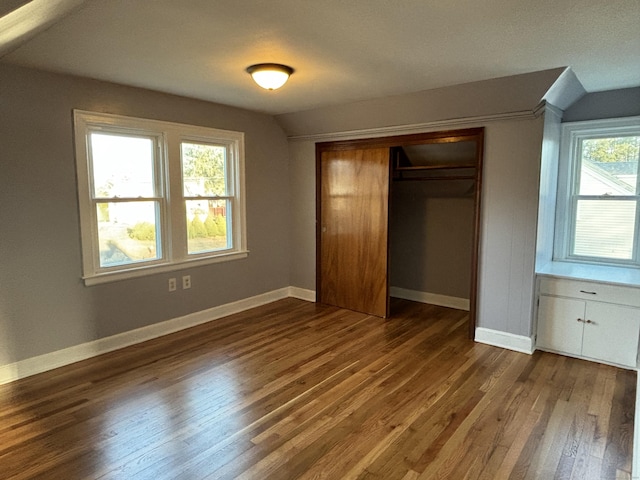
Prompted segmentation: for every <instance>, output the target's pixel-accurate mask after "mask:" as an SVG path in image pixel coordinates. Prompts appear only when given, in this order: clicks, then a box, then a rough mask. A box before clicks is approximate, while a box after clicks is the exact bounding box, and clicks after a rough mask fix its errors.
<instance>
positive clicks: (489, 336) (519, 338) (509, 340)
mask: <svg viewBox="0 0 640 480" xmlns="http://www.w3.org/2000/svg"><path fill="white" fill-rule="evenodd" d="M475 340H476V342H479V343H486V344H487V345H493V346H494V347H501V348H506V349H507V350H514V351H516V352H522V353H527V354H529V355H531V354H532V353H533V351H534V350H535V347H534V344H533V338H531V337H525V336H524V335H514V334H513V333H507V332H501V331H500V330H492V329H490V328H482V327H477V328H476V337H475Z"/></svg>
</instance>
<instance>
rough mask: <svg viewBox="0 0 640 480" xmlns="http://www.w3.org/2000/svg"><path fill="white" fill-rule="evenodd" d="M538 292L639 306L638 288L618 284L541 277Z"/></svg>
mask: <svg viewBox="0 0 640 480" xmlns="http://www.w3.org/2000/svg"><path fill="white" fill-rule="evenodd" d="M540 293H541V294H544V295H556V296H559V297H571V298H580V299H583V300H593V301H598V302H607V303H616V304H618V305H628V306H631V307H640V289H638V288H632V287H622V286H619V285H609V284H604V283H593V282H582V281H578V280H567V279H563V278H549V277H541V278H540Z"/></svg>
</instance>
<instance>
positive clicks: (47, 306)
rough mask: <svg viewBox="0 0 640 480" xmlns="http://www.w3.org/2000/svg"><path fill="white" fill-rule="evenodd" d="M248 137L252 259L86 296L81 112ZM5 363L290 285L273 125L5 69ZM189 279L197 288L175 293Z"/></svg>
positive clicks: (283, 170) (1, 108)
mask: <svg viewBox="0 0 640 480" xmlns="http://www.w3.org/2000/svg"><path fill="white" fill-rule="evenodd" d="M74 108H77V109H83V110H89V111H97V112H107V113H114V114H121V115H129V116H136V117H143V118H150V119H158V120H166V121H172V122H180V123H189V124H194V125H202V126H207V127H215V128H221V129H228V130H237V131H243V132H245V141H246V144H245V147H246V191H247V234H248V247H249V250H250V253H249V257H248V258H247V259H243V260H237V261H232V262H224V263H218V264H213V265H209V266H204V267H198V268H189V269H185V270H184V271H178V272H173V273H172V274H156V275H150V276H146V277H142V278H137V279H131V280H126V281H119V282H114V283H109V284H103V285H96V286H92V287H85V286H84V284H83V283H82V281H81V279H80V275H81V271H82V270H81V262H80V243H79V239H80V234H79V226H78V205H77V198H76V181H75V166H74V165H75V164H74V162H75V160H74V154H73V124H72V114H71V111H72V109H74ZM0 118H1V119H2V120H1V124H0V125H1V127H0V149H1V150H0V224H1V225H2V233H1V236H0V365H3V364H8V363H11V362H15V361H18V360H22V359H26V358H29V357H33V356H36V355H40V354H44V353H48V352H52V351H56V350H59V349H63V348H66V347H70V346H73V345H77V344H81V343H84V342H88V341H92V340H95V339H98V338H102V337H106V336H110V335H114V334H117V333H121V332H125V331H128V330H132V329H135V328H139V327H143V326H146V325H150V324H153V323H157V322H160V321H163V320H168V319H171V318H176V317H179V316H183V315H186V314H189V313H193V312H198V311H201V310H204V309H207V308H211V307H214V306H217V305H221V304H225V303H229V302H232V301H235V300H239V299H244V298H248V297H251V296H254V295H257V294H260V293H264V292H268V291H272V290H275V289H278V288H282V287H286V286H288V285H290V280H289V232H290V224H289V219H290V212H289V205H290V198H289V182H288V151H287V142H286V137H285V135H284V133H283V132H282V130H281V128H280V127H279V125H278V124H277V123H276V122H275V120H274V119H273V117H271V116H268V115H262V114H258V113H253V112H249V111H245V110H240V109H235V108H230V107H225V106H221V105H215V104H211V103H206V102H202V101H197V100H192V99H188V98H183V97H177V96H171V95H165V94H161V93H157V92H152V91H147V90H141V89H136V88H130V87H123V86H118V85H114V84H109V83H104V82H98V81H93V80H88V79H80V78H74V77H70V76H64V75H56V74H51V73H44V72H39V71H35V70H29V69H24V68H19V67H13V66H8V65H2V64H0ZM187 273H188V274H190V275H191V277H192V284H193V287H192V288H191V289H190V290H185V291H183V290H178V291H177V292H174V293H169V292H168V291H167V279H168V278H169V277H171V276H174V277H175V276H180V275H182V274H187Z"/></svg>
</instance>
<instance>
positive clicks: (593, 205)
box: [573, 200, 636, 260]
mask: <svg viewBox="0 0 640 480" xmlns="http://www.w3.org/2000/svg"><path fill="white" fill-rule="evenodd" d="M635 216H636V202H635V201H632V200H578V208H577V212H576V233H575V243H574V247H573V254H574V255H581V256H586V257H603V258H614V259H620V260H630V259H631V258H633V233H634V227H635Z"/></svg>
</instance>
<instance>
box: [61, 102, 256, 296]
mask: <svg viewBox="0 0 640 480" xmlns="http://www.w3.org/2000/svg"><path fill="white" fill-rule="evenodd" d="M74 121H75V140H76V165H77V174H78V197H79V202H80V227H81V233H82V253H83V268H84V279H85V283H86V284H87V285H91V284H95V283H101V282H104V281H111V280H118V279H122V278H129V277H133V276H140V275H146V274H149V273H156V272H161V271H170V270H175V269H178V268H185V267H187V266H195V265H201V264H206V263H212V262H219V261H224V260H231V259H235V258H243V257H246V255H247V249H246V234H245V207H244V157H243V156H244V134H243V133H241V132H231V131H226V130H217V129H212V128H205V127H197V126H191V125H183V124H177V123H169V122H160V121H156V120H145V119H139V118H131V117H123V116H118V115H107V114H101V113H91V112H83V111H78V110H76V111H74Z"/></svg>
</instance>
